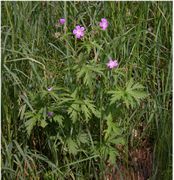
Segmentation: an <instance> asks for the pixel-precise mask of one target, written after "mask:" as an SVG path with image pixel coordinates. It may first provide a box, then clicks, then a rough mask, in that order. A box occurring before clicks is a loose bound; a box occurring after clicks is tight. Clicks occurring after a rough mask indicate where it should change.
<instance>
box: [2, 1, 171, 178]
mask: <svg viewBox="0 0 174 180" xmlns="http://www.w3.org/2000/svg"><path fill="white" fill-rule="evenodd" d="M1 12H2V16H1V17H2V18H1V22H2V24H1V30H2V32H1V37H2V40H1V42H2V43H1V57H2V63H1V64H2V66H1V67H2V76H1V77H2V78H1V80H2V95H1V97H2V107H1V109H2V111H1V112H2V123H1V125H2V157H1V159H2V178H3V179H9V178H10V179H24V178H25V177H26V176H30V177H32V178H34V179H39V177H44V178H46V179H56V178H57V177H59V178H60V179H61V178H62V179H65V178H68V179H69V178H71V179H85V178H86V179H90V178H91V179H92V178H95V179H100V178H101V177H104V174H102V173H101V175H99V169H100V170H101V169H102V168H103V169H104V168H105V166H104V162H102V159H100V158H99V157H98V156H97V155H96V154H95V153H94V154H92V153H91V156H89V154H88V151H90V150H89V149H87V151H84V152H82V153H81V154H79V155H78V157H76V158H74V157H73V156H71V155H70V156H67V155H66V153H65V152H66V149H64V148H63V147H61V146H60V145H59V143H57V142H59V141H60V142H62V143H66V141H65V140H67V139H66V136H64V134H66V133H67V132H66V131H71V132H73V133H75V132H78V130H79V132H80V130H83V128H84V127H80V126H74V127H73V128H74V129H73V128H71V127H69V129H67V130H66V131H65V132H64V131H63V132H59V133H60V134H61V137H62V138H63V139H60V137H59V134H57V136H54V137H53V136H52V133H53V134H54V130H53V129H50V130H49V131H48V132H50V133H47V132H43V131H42V130H40V129H39V128H38V129H37V128H36V129H34V133H33V136H32V137H30V139H28V138H26V137H27V132H26V128H25V123H26V119H25V113H26V112H28V111H31V112H32V111H33V109H35V106H36V107H38V106H41V105H40V104H37V103H36V105H35V104H34V102H35V97H36V101H37V98H40V97H39V95H38V94H39V93H40V92H42V91H43V90H45V89H46V88H47V87H48V86H51V85H53V86H54V85H56V86H57V87H64V86H66V87H67V88H69V89H72V90H74V89H75V88H76V87H75V85H74V84H73V82H74V77H73V76H72V71H73V70H72V69H71V67H72V65H73V63H74V62H76V63H79V62H80V60H84V59H85V57H86V54H87V50H88V49H87V48H86V49H87V50H86V49H85V46H86V47H88V48H89V52H91V53H92V54H94V57H95V58H96V59H97V58H98V57H99V58H101V62H102V63H103V64H104V63H105V62H106V59H107V57H108V56H111V57H114V58H118V60H119V66H120V67H121V68H123V69H124V70H125V71H124V76H125V80H126V81H127V80H129V79H130V78H131V77H133V78H134V79H135V80H136V81H137V82H140V83H142V84H143V85H144V86H145V87H146V91H147V92H148V94H149V96H148V98H146V100H145V101H143V102H142V104H141V106H139V107H137V108H136V109H134V110H132V109H129V110H128V109H126V108H122V111H121V112H117V111H116V112H115V113H116V114H120V116H119V117H120V118H119V119H118V121H119V124H120V125H121V126H122V127H123V129H124V132H126V137H127V139H129V137H130V136H131V134H132V130H133V129H135V128H136V126H137V125H138V124H139V123H140V122H144V123H145V124H146V127H147V128H146V129H145V133H144V135H143V136H147V137H149V138H150V139H151V141H152V147H153V174H152V177H151V179H161V180H163V179H164V180H168V179H171V177H172V108H171V107H172V53H171V48H172V2H2V3H1ZM61 17H65V18H67V22H66V24H65V25H64V27H59V28H58V29H56V28H55V24H56V23H57V21H58V19H59V18H61ZM103 17H105V18H107V19H108V21H109V27H108V30H107V31H106V32H101V31H100V32H99V33H98V34H97V35H98V37H99V38H98V39H97V40H96V41H95V44H94V39H93V38H92V37H89V38H88V41H89V44H83V43H81V44H82V46H83V49H82V50H79V44H78V43H77V41H75V40H74V39H73V35H71V32H72V30H73V28H74V27H75V25H76V24H81V25H83V26H84V27H85V28H86V29H87V31H90V30H91V28H92V25H94V24H97V23H98V22H99V21H100V20H101V18H103ZM55 32H59V33H61V35H60V36H59V37H58V38H56V37H55ZM67 33H70V34H68V35H67ZM91 42H93V44H91ZM90 48H91V49H90ZM78 50H79V52H78ZM80 53H81V56H80V55H79V54H80ZM100 54H102V57H101V56H100ZM78 58H79V59H78ZM80 58H81V59H80ZM65 65H66V67H64V66H65ZM108 77H109V75H108ZM120 79H121V80H122V78H120ZM110 83H111V82H110ZM121 84H124V82H121ZM108 87H109V83H108ZM62 91H64V90H62ZM31 92H32V93H33V94H34V95H35V96H34V97H33V99H34V100H33V99H32V98H31V96H30V94H31ZM64 92H66V91H64ZM87 93H88V92H87ZM95 93H97V92H95ZM95 93H94V92H93V91H91V92H90V94H91V96H92V94H95ZM103 93H104V92H102V90H101V91H100V92H98V94H97V96H96V97H97V98H96V99H97V102H99V104H98V108H101V107H102V104H104V102H103V101H104V100H105V97H103V96H102V94H103ZM54 98H57V97H54ZM37 102H38V101H37ZM54 105H55V104H53V106H54ZM55 106H56V105H55ZM104 115H105V112H104V111H103V112H102V117H104ZM65 118H67V117H65ZM95 120H96V119H95V118H94V122H95ZM68 126H69V125H67V127H68ZM103 126H105V125H104V124H102V120H101V119H100V123H99V124H97V123H96V122H95V123H94V126H91V125H90V126H89V127H88V128H86V129H85V130H86V132H87V133H86V134H87V136H88V139H89V144H90V147H91V149H92V150H95V143H96V142H95V141H96V140H99V139H100V142H101V143H102V135H101V134H102V132H101V133H100V138H99V139H97V138H98V137H92V134H93V131H95V128H96V129H97V128H100V129H102V128H103ZM77 127H78V128H79V129H78V130H77ZM55 131H56V129H55ZM68 133H69V132H68ZM86 134H85V135H84V134H83V137H82V138H84V140H85V137H86ZM71 143H73V142H71ZM126 143H128V142H126ZM33 144H34V145H33ZM34 147H35V148H34ZM38 150H39V151H38ZM72 151H73V150H72ZM100 172H102V171H100ZM103 172H104V171H103Z"/></svg>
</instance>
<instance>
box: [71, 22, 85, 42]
mask: <svg viewBox="0 0 174 180" xmlns="http://www.w3.org/2000/svg"><path fill="white" fill-rule="evenodd" d="M84 30H85V28H84V27H81V26H79V25H77V26H76V27H75V29H74V30H73V34H74V35H75V36H76V38H78V39H80V38H82V37H83V36H84Z"/></svg>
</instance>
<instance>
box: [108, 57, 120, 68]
mask: <svg viewBox="0 0 174 180" xmlns="http://www.w3.org/2000/svg"><path fill="white" fill-rule="evenodd" d="M117 66H118V61H117V60H112V59H110V60H109V62H108V63H107V67H108V68H110V69H113V68H116V67H117Z"/></svg>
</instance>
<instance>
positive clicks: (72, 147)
mask: <svg viewBox="0 0 174 180" xmlns="http://www.w3.org/2000/svg"><path fill="white" fill-rule="evenodd" d="M66 145H67V147H68V151H69V153H70V154H73V155H76V154H77V152H78V145H77V143H76V142H75V141H74V140H73V139H72V138H70V137H69V138H68V139H67V140H66Z"/></svg>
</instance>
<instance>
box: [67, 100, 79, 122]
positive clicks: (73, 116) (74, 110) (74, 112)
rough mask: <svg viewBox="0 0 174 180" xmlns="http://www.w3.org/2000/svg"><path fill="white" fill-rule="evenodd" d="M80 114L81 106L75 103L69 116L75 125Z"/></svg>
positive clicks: (70, 109)
mask: <svg viewBox="0 0 174 180" xmlns="http://www.w3.org/2000/svg"><path fill="white" fill-rule="evenodd" d="M79 112H80V106H79V104H75V103H74V104H72V105H71V106H70V107H69V108H68V114H69V115H70V118H71V119H72V122H73V123H75V122H76V121H77V118H78V113H79Z"/></svg>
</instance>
